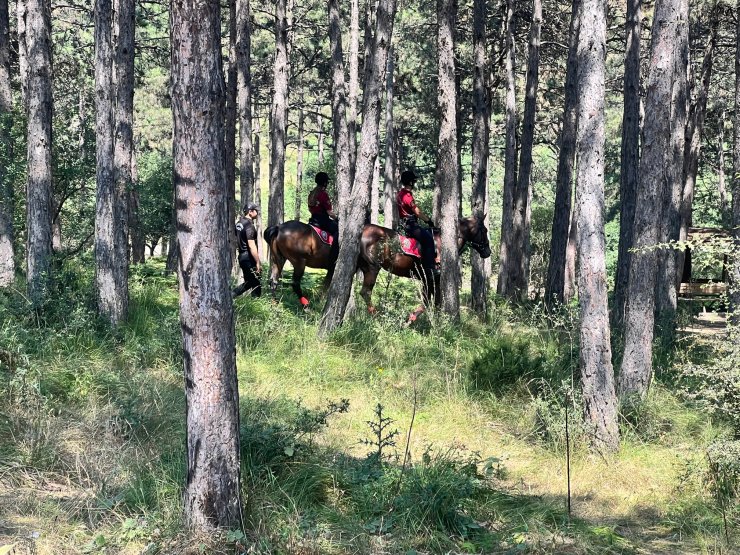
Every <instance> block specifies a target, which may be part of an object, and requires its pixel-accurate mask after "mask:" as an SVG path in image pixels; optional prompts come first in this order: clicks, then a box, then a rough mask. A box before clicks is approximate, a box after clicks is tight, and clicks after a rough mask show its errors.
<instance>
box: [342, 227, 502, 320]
mask: <svg viewBox="0 0 740 555" xmlns="http://www.w3.org/2000/svg"><path fill="white" fill-rule="evenodd" d="M484 221H485V216H482V217H477V216H472V217H470V218H461V219H460V220H459V221H458V225H457V248H458V254H459V253H462V251H463V249H464V248H465V246H466V245H467V244H468V243H469V244H470V245H471V246H472V247H473V248H474V249H475V250H476V251H477V252H478V254H480V256H481V258H488V257H489V256H491V247H490V245H489V243H488V229H486V226H485V224H484ZM397 238H398V233H396V232H395V231H393V230H392V229H388V228H386V227H380V226H377V225H372V224H370V225H366V226H365V229H364V230H363V232H362V239H361V245H360V257H359V258H358V261H357V266H358V268H359V269H360V270H362V273H363V276H364V277H363V282H362V289H361V291H360V294H361V295H362V298H363V299H365V302H366V303H367V310H368V312H370V313H374V312H375V306H373V304H372V299H371V297H372V293H373V287H375V282H376V281H377V279H378V273H379V272H380V269H381V268H383V269H384V270H386V271H388V272H390V273H391V274H393V275H396V276H402V277H414V278H418V279H422V278H423V279H422V284H423V289H422V291H423V296H424V301H425V302H428V301H429V300H430V298H431V297H435V301H436V302H437V303H439V296H438V295H435V294H434V292H435V290H437V289H439V287H438V286H439V283H438V282H439V279H436V280H435V279H434V278H433V277H432V276H431V275H428V274H427V273H425V272H424V268H423V267H422V265H421V259H419V258H416V257H414V256H410V255H408V254H405V253H404V252H403V251H402V250H401V248H400V244H399V241H398V239H397ZM434 239H435V242H436V243H437V249H438V250H439V248H440V237H439V235H436V234H435V238H434ZM423 311H424V306H423V305H421V306H420V307H418V308H417V309H416V310H415V311H414V312H413V313H412V314H411V316H410V320H414V319H416V316H418V315H419V314H421V313H422V312H423Z"/></svg>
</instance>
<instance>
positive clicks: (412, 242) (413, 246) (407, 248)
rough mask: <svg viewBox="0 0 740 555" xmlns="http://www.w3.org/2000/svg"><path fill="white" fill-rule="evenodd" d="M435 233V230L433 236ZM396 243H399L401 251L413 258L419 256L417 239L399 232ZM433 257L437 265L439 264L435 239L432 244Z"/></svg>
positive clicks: (419, 249)
mask: <svg viewBox="0 0 740 555" xmlns="http://www.w3.org/2000/svg"><path fill="white" fill-rule="evenodd" d="M436 235H437V233H436V232H435V236H436ZM398 243H399V244H400V245H401V251H402V252H403V254H407V255H408V256H413V257H414V258H421V245H420V244H419V241H417V240H416V239H414V238H413V237H408V236H406V235H403V234H402V233H399V234H398ZM434 258H435V261H436V263H437V265H439V251H438V250H437V244H436V241H435V245H434Z"/></svg>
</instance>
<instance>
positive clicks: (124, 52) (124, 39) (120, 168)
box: [113, 0, 136, 320]
mask: <svg viewBox="0 0 740 555" xmlns="http://www.w3.org/2000/svg"><path fill="white" fill-rule="evenodd" d="M115 7H116V9H115V17H116V23H115V25H116V29H117V37H118V38H117V43H116V51H115V54H114V56H115V57H114V63H115V84H116V107H115V112H114V119H115V126H116V129H115V133H116V134H115V143H114V145H115V146H114V151H113V179H114V191H113V194H114V202H115V204H116V208H117V210H116V218H115V220H114V222H113V227H114V233H115V237H116V242H115V253H116V258H115V272H116V282H117V283H118V286H119V287H120V290H119V293H118V295H119V297H120V301H121V305H122V310H121V317H120V320H125V319H126V318H127V316H128V302H129V294H128V263H129V256H128V254H129V253H128V239H129V213H128V204H129V194H130V193H131V192H132V191H133V157H134V25H135V15H136V3H135V2H134V0H116V6H115Z"/></svg>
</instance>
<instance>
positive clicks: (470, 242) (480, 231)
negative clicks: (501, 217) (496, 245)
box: [457, 218, 491, 255]
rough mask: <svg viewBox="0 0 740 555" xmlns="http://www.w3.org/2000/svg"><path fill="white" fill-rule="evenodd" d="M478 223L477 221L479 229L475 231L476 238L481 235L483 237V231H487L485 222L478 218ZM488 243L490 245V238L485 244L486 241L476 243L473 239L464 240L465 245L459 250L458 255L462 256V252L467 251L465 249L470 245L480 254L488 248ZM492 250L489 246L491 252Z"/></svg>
mask: <svg viewBox="0 0 740 555" xmlns="http://www.w3.org/2000/svg"><path fill="white" fill-rule="evenodd" d="M476 221H477V226H478V228H477V229H476V231H475V237H478V236H480V235H483V230H484V229H485V226H484V225H483V220H482V219H481V220H479V219H478V218H476ZM487 243H488V238H486V240H485V242H484V241H475V240H473V239H464V240H463V243H462V246H461V247H460V249H459V250H458V252H457V254H458V255H460V254H462V252H463V251H464V250H465V247H466V246H467V245H470V246H471V247H473V248H474V249H475V250H476V251H477V252H478V253H479V254H480V252H481V250H484V249H485V248H486V245H487ZM490 248H491V247H490V246H488V249H489V250H490Z"/></svg>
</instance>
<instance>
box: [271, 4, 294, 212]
mask: <svg viewBox="0 0 740 555" xmlns="http://www.w3.org/2000/svg"><path fill="white" fill-rule="evenodd" d="M289 63H290V62H289V60H288V17H287V13H286V0H277V1H276V2H275V62H274V65H273V78H274V85H273V90H274V92H273V96H272V109H271V111H270V116H271V117H270V200H269V206H268V213H267V225H268V226H273V225H279V224H281V223H282V222H283V220H284V219H285V206H284V204H285V200H284V199H285V134H286V131H287V127H288V75H289V73H290V66H289Z"/></svg>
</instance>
